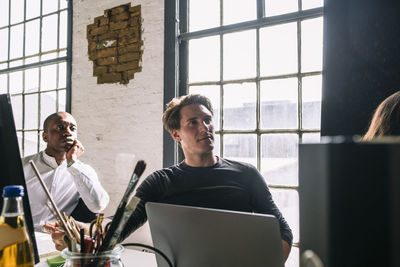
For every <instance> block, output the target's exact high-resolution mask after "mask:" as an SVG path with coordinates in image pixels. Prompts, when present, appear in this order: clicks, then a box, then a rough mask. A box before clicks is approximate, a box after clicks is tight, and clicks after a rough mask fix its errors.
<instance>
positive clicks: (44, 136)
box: [42, 132, 49, 143]
mask: <svg viewBox="0 0 400 267" xmlns="http://www.w3.org/2000/svg"><path fill="white" fill-rule="evenodd" d="M42 138H43V141H45V142H46V143H47V141H48V140H49V137H48V135H47V133H46V132H43V133H42Z"/></svg>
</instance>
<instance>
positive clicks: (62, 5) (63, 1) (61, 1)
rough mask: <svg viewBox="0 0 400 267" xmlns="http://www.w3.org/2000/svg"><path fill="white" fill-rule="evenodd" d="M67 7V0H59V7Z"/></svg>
mask: <svg viewBox="0 0 400 267" xmlns="http://www.w3.org/2000/svg"><path fill="white" fill-rule="evenodd" d="M67 7H68V0H60V9H64V8H67Z"/></svg>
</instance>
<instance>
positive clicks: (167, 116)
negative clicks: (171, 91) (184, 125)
mask: <svg viewBox="0 0 400 267" xmlns="http://www.w3.org/2000/svg"><path fill="white" fill-rule="evenodd" d="M191 104H200V105H203V106H205V107H206V108H207V109H208V110H209V111H210V112H211V114H212V115H214V111H213V108H212V105H211V101H210V99H208V98H207V97H205V96H203V95H199V94H189V95H184V96H180V97H175V98H173V99H172V100H171V101H170V102H169V103H168V104H167V107H166V109H165V111H164V114H163V118H162V120H163V124H164V127H165V129H166V130H167V131H168V132H171V131H172V130H179V129H180V128H181V124H180V121H181V112H180V111H181V109H182V108H183V107H184V106H187V105H191Z"/></svg>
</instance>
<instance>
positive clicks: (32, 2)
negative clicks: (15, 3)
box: [26, 0, 40, 19]
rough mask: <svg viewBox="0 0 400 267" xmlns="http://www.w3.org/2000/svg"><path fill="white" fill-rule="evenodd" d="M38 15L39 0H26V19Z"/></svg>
mask: <svg viewBox="0 0 400 267" xmlns="http://www.w3.org/2000/svg"><path fill="white" fill-rule="evenodd" d="M39 16H40V0H26V19H31V18H36V17H39Z"/></svg>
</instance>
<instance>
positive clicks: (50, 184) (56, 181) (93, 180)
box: [22, 151, 110, 231]
mask: <svg viewBox="0 0 400 267" xmlns="http://www.w3.org/2000/svg"><path fill="white" fill-rule="evenodd" d="M30 160H32V161H33V162H34V163H35V165H36V167H37V169H38V171H39V173H40V175H41V177H42V179H43V182H44V183H45V185H46V187H47V190H48V191H49V192H50V194H51V196H52V198H53V200H54V202H55V204H56V205H57V208H58V209H59V210H60V212H61V213H63V212H65V213H66V214H67V215H70V214H71V213H72V211H73V210H74V209H75V207H76V206H77V205H78V201H79V198H80V197H81V198H82V200H83V202H85V204H86V206H87V207H88V208H89V209H90V210H91V211H92V212H94V213H98V212H100V211H102V210H103V209H104V208H105V207H106V206H107V204H108V202H109V200H110V198H109V196H108V194H107V192H106V191H105V190H104V188H103V187H102V185H101V184H100V181H99V179H98V177H97V174H96V172H95V171H94V169H93V168H92V167H90V166H89V165H87V164H84V163H82V162H81V161H79V160H76V161H75V162H74V163H73V164H72V165H71V166H70V167H67V161H66V160H64V161H62V162H61V164H60V165H58V164H57V162H56V159H55V158H54V157H51V156H49V155H47V154H46V153H45V151H41V152H39V153H38V154H34V155H31V156H28V157H25V158H23V159H22V164H23V167H24V173H25V181H26V187H27V190H28V196H29V203H30V206H31V212H32V218H33V222H34V226H35V229H36V230H39V231H41V227H42V225H44V224H45V223H46V222H54V221H56V218H55V216H54V215H53V214H52V212H51V211H50V210H49V208H48V207H47V206H46V203H47V205H49V206H50V207H52V206H51V204H50V201H49V200H48V199H47V196H46V194H45V192H44V189H43V188H42V186H41V184H40V182H39V179H38V178H37V177H36V175H35V172H34V171H33V169H32V166H31V165H30V164H29V161H30Z"/></svg>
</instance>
